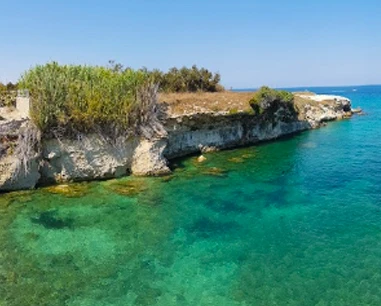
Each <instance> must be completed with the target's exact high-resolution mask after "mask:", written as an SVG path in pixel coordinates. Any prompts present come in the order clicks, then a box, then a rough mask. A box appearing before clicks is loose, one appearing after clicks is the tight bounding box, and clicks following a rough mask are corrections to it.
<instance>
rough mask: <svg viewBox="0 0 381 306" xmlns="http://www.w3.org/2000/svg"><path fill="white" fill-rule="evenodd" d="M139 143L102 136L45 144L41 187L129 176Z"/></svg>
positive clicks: (42, 156) (87, 136) (132, 140)
mask: <svg viewBox="0 0 381 306" xmlns="http://www.w3.org/2000/svg"><path fill="white" fill-rule="evenodd" d="M138 144H139V142H138V140H137V139H125V138H122V137H120V138H118V139H117V140H116V141H112V142H111V141H108V140H107V139H105V138H103V137H101V136H100V135H95V134H91V135H82V136H81V137H79V138H78V139H75V140H73V139H62V140H58V139H52V140H48V141H44V142H43V143H42V147H43V150H42V155H41V166H40V172H41V180H40V183H41V184H50V183H56V182H66V181H83V180H89V179H93V180H100V179H107V178H113V177H121V176H124V175H126V174H127V173H129V170H130V169H131V163H132V158H133V154H134V151H135V149H136V147H137V146H138Z"/></svg>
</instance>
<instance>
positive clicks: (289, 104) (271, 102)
mask: <svg viewBox="0 0 381 306" xmlns="http://www.w3.org/2000/svg"><path fill="white" fill-rule="evenodd" d="M249 103H250V105H251V107H252V109H253V111H254V113H255V114H256V115H261V116H263V117H264V118H265V119H271V120H273V119H275V118H274V116H275V113H276V112H278V113H279V116H280V119H282V120H285V121H287V120H289V119H293V118H295V117H296V116H297V111H296V108H295V105H294V95H293V94H292V93H291V92H288V91H285V90H275V89H272V88H269V87H267V86H263V87H261V88H260V89H259V90H258V91H257V92H256V93H255V94H254V96H253V98H252V99H251V100H250V101H249Z"/></svg>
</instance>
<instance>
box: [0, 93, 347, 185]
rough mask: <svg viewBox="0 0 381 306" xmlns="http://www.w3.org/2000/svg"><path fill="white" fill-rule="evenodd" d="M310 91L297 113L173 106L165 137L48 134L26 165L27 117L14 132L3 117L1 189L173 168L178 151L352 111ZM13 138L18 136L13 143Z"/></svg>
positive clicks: (231, 142)
mask: <svg viewBox="0 0 381 306" xmlns="http://www.w3.org/2000/svg"><path fill="white" fill-rule="evenodd" d="M311 97H312V95H311ZM311 97H306V96H305V95H302V96H297V99H296V106H297V109H298V113H297V114H290V113H288V112H287V111H286V110H285V109H282V107H280V108H279V109H277V110H276V111H274V112H273V113H272V116H271V118H266V119H264V118H262V117H260V116H258V115H254V114H251V113H249V112H247V111H237V112H234V113H233V114H232V113H229V112H227V111H225V112H224V111H215V112H188V113H185V114H173V113H172V114H171V113H170V112H169V113H168V114H167V116H165V117H164V118H162V123H163V124H164V127H165V129H166V131H167V136H166V137H161V138H154V139H146V138H136V137H135V138H123V137H120V138H118V139H116V140H113V141H109V140H107V139H104V138H102V137H101V136H99V135H82V136H81V137H79V138H78V139H61V140H58V139H50V140H43V141H42V142H41V150H40V151H39V152H35V154H32V155H30V160H29V162H28V163H27V164H26V165H27V166H26V167H22V168H20V167H18V165H19V160H18V159H17V156H16V155H15V154H14V153H13V151H12V148H13V147H16V148H17V141H16V140H15V136H17V131H18V130H19V129H21V127H22V126H23V124H25V120H23V121H20V122H21V123H20V124H18V123H17V121H16V123H15V121H12V122H13V130H12V133H11V132H10V130H11V129H9V128H8V129H7V128H5V127H6V125H12V124H10V121H6V122H4V123H0V134H1V135H0V136H1V137H2V138H1V139H2V147H1V148H0V149H1V150H0V151H1V152H2V153H1V155H0V191H8V190H18V189H30V188H34V187H36V186H37V185H39V184H52V183H60V182H67V181H81V180H95V179H107V178H114V177H120V176H123V175H127V174H129V173H132V174H135V175H162V174H166V173H168V172H169V168H168V166H167V164H168V162H167V161H168V160H170V159H172V158H175V157H178V156H185V155H188V154H193V153H197V152H203V151H208V150H217V149H225V148H232V147H236V146H243V145H249V144H255V143H257V142H260V141H265V140H272V139H276V138H278V137H281V136H285V135H288V134H292V133H296V132H300V131H303V130H307V129H311V128H317V127H319V126H320V125H321V124H324V122H326V121H329V120H336V119H342V118H345V117H348V116H350V114H351V104H350V101H349V100H348V99H345V98H342V97H339V98H337V97H332V96H330V98H329V99H324V100H322V101H317V100H316V99H318V98H316V97H318V96H315V98H311ZM12 135H13V136H12ZM11 136H12V137H13V138H12V137H11ZM9 139H13V144H10V143H12V142H11V141H10V140H9ZM20 169H21V170H20Z"/></svg>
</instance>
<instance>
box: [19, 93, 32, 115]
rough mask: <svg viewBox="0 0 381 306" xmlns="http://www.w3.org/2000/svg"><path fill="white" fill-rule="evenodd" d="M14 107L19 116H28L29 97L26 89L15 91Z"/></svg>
mask: <svg viewBox="0 0 381 306" xmlns="http://www.w3.org/2000/svg"><path fill="white" fill-rule="evenodd" d="M16 109H17V110H18V112H19V113H20V116H21V118H29V110H30V98H29V91H28V90H19V91H18V92H17V98H16Z"/></svg>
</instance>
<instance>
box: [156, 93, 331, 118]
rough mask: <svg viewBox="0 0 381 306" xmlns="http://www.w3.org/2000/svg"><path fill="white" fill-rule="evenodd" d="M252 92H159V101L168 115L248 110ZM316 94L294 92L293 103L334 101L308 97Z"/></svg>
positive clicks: (300, 105) (326, 102) (298, 105)
mask: <svg viewBox="0 0 381 306" xmlns="http://www.w3.org/2000/svg"><path fill="white" fill-rule="evenodd" d="M253 95H254V93H253V92H232V91H224V92H216V93H168V94H164V93H161V94H160V96H159V102H160V103H161V104H164V105H165V106H166V107H167V108H168V110H167V113H168V114H170V115H175V116H176V115H184V114H195V113H215V112H227V113H237V112H248V111H250V110H251V107H250V104H249V101H250V99H251V98H252V97H253ZM312 95H316V94H315V93H312V92H300V93H299V92H298V93H294V103H295V105H296V107H297V108H298V109H299V110H304V108H305V106H306V105H307V104H308V105H311V106H313V107H318V106H319V105H321V104H332V103H335V102H334V101H323V102H317V101H314V100H311V99H309V98H308V96H312Z"/></svg>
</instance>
